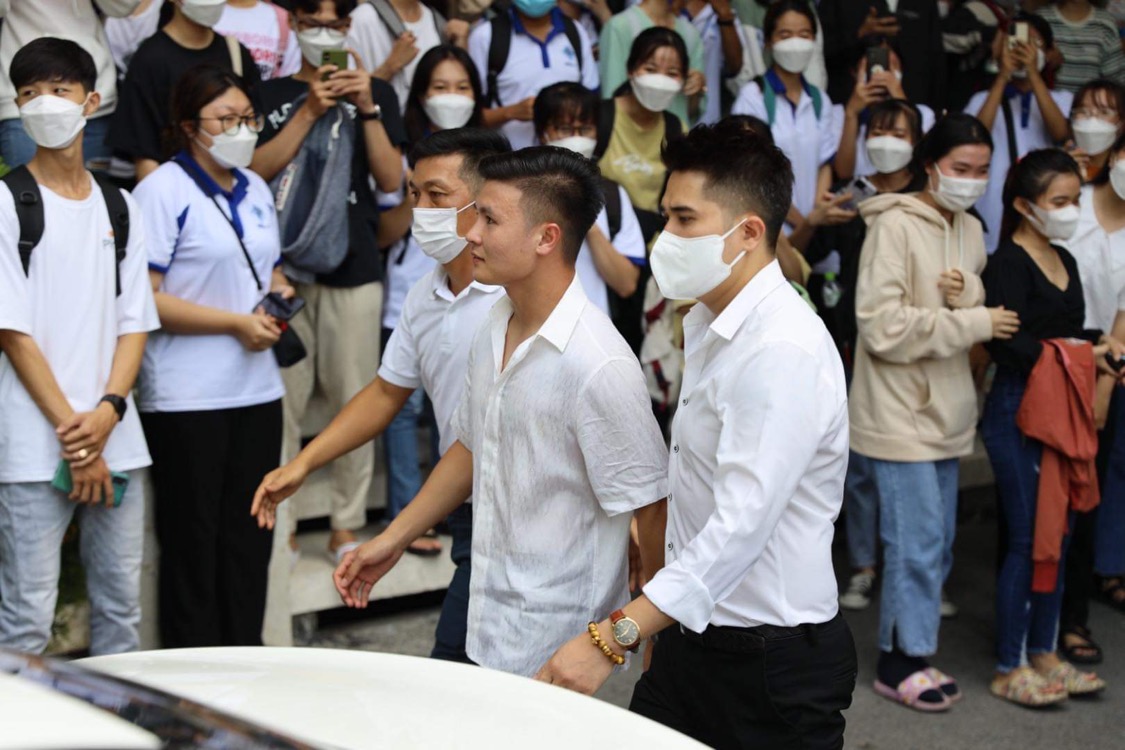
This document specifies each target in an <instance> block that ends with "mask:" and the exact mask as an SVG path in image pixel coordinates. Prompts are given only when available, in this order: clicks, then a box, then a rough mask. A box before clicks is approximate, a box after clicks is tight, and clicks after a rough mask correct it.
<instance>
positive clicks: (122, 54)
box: [105, 0, 163, 78]
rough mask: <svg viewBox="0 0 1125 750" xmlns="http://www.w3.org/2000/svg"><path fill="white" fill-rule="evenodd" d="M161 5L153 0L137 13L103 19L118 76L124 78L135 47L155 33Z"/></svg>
mask: <svg viewBox="0 0 1125 750" xmlns="http://www.w3.org/2000/svg"><path fill="white" fill-rule="evenodd" d="M162 5H163V3H161V2H157V0H153V2H151V3H149V6H148V7H147V8H145V9H144V11H142V12H141V13H140V14H139V15H132V16H125V17H124V18H107V19H105V37H106V40H107V41H108V42H109V51H110V52H111V53H112V54H113V61H114V62H115V63H117V73H118V76H120V77H121V78H124V77H125V73H126V72H128V70H129V63H130V61H132V59H133V53H134V52H136V51H137V47H140V46H141V42H143V41H144V40H146V39H148V38H149V37H150V36H152V35H153V34H155V33H156V26H157V23H158V22H159V20H160V8H161V6H162Z"/></svg>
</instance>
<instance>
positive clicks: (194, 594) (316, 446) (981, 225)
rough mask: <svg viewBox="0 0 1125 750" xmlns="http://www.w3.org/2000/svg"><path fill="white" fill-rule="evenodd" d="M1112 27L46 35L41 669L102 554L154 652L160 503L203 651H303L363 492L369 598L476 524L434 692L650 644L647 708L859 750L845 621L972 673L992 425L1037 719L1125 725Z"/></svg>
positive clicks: (918, 669) (368, 25)
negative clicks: (54, 625)
mask: <svg viewBox="0 0 1125 750" xmlns="http://www.w3.org/2000/svg"><path fill="white" fill-rule="evenodd" d="M1104 5H1105V4H1104V3H1102V4H1099V3H1091V2H1090V0H1054V2H1043V1H1042V0H1023V1H1022V2H1018V1H1017V0H864V1H863V2H846V1H845V0H818V1H814V0H640V1H639V2H631V1H629V0H626V2H621V0H608V1H607V0H558V2H555V0H511V2H510V3H509V2H503V1H501V0H497V2H493V3H487V2H481V1H480V0H449V2H448V3H447V4H443V3H441V2H429V0H427V2H426V3H423V2H421V0H362V1H361V2H357V1H356V0H288V1H283V0H277V2H267V1H266V0H225V1H224V0H165V1H164V2H161V0H0V69H2V72H0V158H2V159H3V167H2V169H3V170H5V171H7V174H6V175H5V176H4V177H3V183H4V185H3V187H0V349H2V352H3V357H2V358H0V402H2V403H4V408H3V410H2V411H0V645H6V646H13V647H16V648H19V649H22V650H25V651H30V652H41V651H42V650H43V649H44V648H45V647H46V645H47V642H48V639H49V636H50V631H51V621H52V616H53V612H54V607H55V602H56V598H57V594H58V585H57V581H58V576H59V569H60V555H59V546H60V543H61V541H62V538H63V535H64V533H65V531H66V529H67V528H68V526H69V525H70V524H71V523H72V521H76V522H77V523H78V524H79V526H80V529H81V553H82V558H83V562H84V565H85V568H86V572H87V587H88V591H89V598H90V603H91V651H92V652H93V653H96V654H99V653H115V652H120V651H127V650H130V649H135V648H137V647H138V645H139V640H138V635H137V629H138V624H139V621H140V616H141V613H140V604H139V588H140V584H139V581H140V567H141V562H142V560H141V558H142V544H141V539H142V530H143V524H144V507H145V498H144V497H143V489H142V481H141V472H142V470H145V469H147V470H148V472H149V474H150V476H151V479H152V483H151V487H152V491H153V493H154V496H153V498H152V507H153V508H154V513H155V528H156V535H157V540H158V542H159V546H160V557H159V578H160V584H159V589H158V590H159V632H160V639H161V643H162V645H163V646H165V647H183V646H210V645H253V644H260V643H261V629H262V621H263V614H264V611H265V605H266V592H267V569H268V566H269V561H270V556H271V548H272V534H273V533H275V532H276V533H280V534H284V535H285V536H286V537H287V538H288V540H289V549H290V553H291V555H292V557H293V559H294V560H295V559H296V556H297V555H298V547H297V541H296V521H295V520H294V514H289V515H288V516H287V519H288V520H287V522H286V523H285V524H282V526H283V527H282V528H278V529H275V525H276V524H277V521H278V514H277V509H278V507H279V505H280V504H281V503H282V502H284V501H286V500H287V499H288V498H290V497H292V496H294V495H295V494H297V493H298V492H299V491H300V490H301V488H302V486H303V485H304V484H305V482H306V480H307V478H308V477H309V475H310V474H311V473H312V472H313V471H316V470H318V469H322V468H327V469H328V470H330V471H331V479H330V481H329V482H328V483H327V485H326V493H327V495H328V507H329V508H330V524H331V534H330V535H329V541H328V550H327V552H328V554H329V555H330V556H331V557H332V559H333V560H334V562H335V563H336V565H337V568H336V572H335V575H334V580H335V584H336V587H337V589H338V590H339V592H340V595H341V597H342V599H343V601H344V602H345V603H346V604H347V605H349V606H355V607H363V606H366V603H367V601H368V598H369V596H370V594H371V589H372V587H374V586H376V585H377V582H378V580H379V579H380V578H381V577H382V576H383V575H384V574H385V573H386V572H387V571H388V570H390V569H391V568H392V567H393V566H394V565H395V564H396V563H397V561H398V560H399V559H400V557H401V556H402V555H403V554H404V553H412V554H417V555H423V556H432V555H438V554H442V553H443V552H444V550H443V547H442V542H441V541H440V538H439V536H438V534H437V533H436V529H437V528H439V527H441V526H445V527H447V528H448V529H449V531H450V533H451V535H452V549H451V550H450V553H451V555H452V558H453V560H454V562H455V564H456V572H455V574H454V577H453V580H452V581H451V584H450V587H449V590H448V593H447V595H446V598H445V602H444V604H443V608H442V613H441V617H440V621H439V624H438V627H437V632H436V635H435V646H434V649H433V656H434V657H436V658H443V659H449V660H455V661H467V662H472V663H476V664H481V665H483V666H487V667H491V668H496V669H503V670H506V671H510V672H515V673H519V674H524V675H527V676H535V677H537V678H539V679H543V680H547V681H551V682H555V683H558V684H562V685H565V686H567V687H572V688H574V689H577V690H582V691H584V692H593V691H594V690H595V689H596V688H597V687H598V686H599V685H600V684H601V682H602V681H604V680H605V678H606V677H607V676H608V674H609V673H610V671H611V670H612V669H613V668H614V667H615V666H616V665H620V664H623V663H624V662H625V661H626V657H627V654H628V652H629V651H636V650H637V648H638V646H639V645H640V642H641V640H646V641H647V643H648V644H649V647H650V649H651V650H650V652H647V653H646V655H645V668H646V672H645V674H644V677H643V678H642V680H641V681H640V683H639V684H638V687H637V691H636V693H635V695H634V699H633V709H634V710H636V711H638V712H640V713H642V714H644V715H647V716H650V717H652V718H654V719H656V720H658V721H661V722H662V723H665V724H668V725H670V726H673V727H675V728H677V729H680V730H681V731H684V732H685V733H688V734H691V735H692V736H695V737H697V738H699V739H701V740H703V741H704V742H706V743H708V744H711V745H713V746H719V747H746V746H750V745H759V744H760V745H764V746H769V747H774V746H778V747H782V746H788V745H787V743H791V742H793V741H794V740H795V738H801V739H803V741H805V742H806V743H809V744H812V745H813V746H816V747H839V746H840V743H842V733H843V717H842V713H841V712H842V711H843V710H844V709H845V708H847V706H848V705H849V703H850V700H851V694H852V690H853V687H854V682H855V676H856V664H855V650H854V645H853V643H852V640H851V638H852V637H851V634H850V632H849V631H848V628H847V625H846V624H845V623H844V621H843V619H842V618H841V616H840V614H839V611H838V610H839V609H840V608H844V609H863V608H866V607H868V606H870V605H871V603H872V601H873V600H874V599H875V598H876V596H875V594H876V589H877V588H878V589H879V592H878V606H879V631H878V636H877V637H878V646H879V657H878V662H877V664H875V665H873V666H874V668H875V674H876V680H875V686H874V687H875V690H876V692H878V693H879V694H880V695H883V696H885V697H886V698H888V699H889V700H892V701H894V702H896V703H899V704H902V705H903V706H907V707H910V708H913V709H916V710H919V711H931V712H936V711H945V710H948V709H949V708H950V707H951V706H952V704H953V703H955V702H957V701H958V700H960V698H961V697H962V696H961V690H960V688H959V687H958V684H957V680H956V679H955V678H954V677H953V676H950V675H948V674H946V673H944V672H942V671H941V670H940V669H938V668H937V667H936V666H934V665H932V664H931V658H932V657H933V656H934V655H935V654H936V653H937V651H938V640H939V631H940V625H941V620H942V618H944V617H950V616H954V615H955V614H956V611H957V606H956V604H955V602H954V601H953V600H951V599H950V597H949V596H948V595H947V593H946V590H945V583H946V580H947V578H948V577H949V574H950V571H951V569H952V567H953V565H954V559H953V544H954V539H955V535H956V519H957V498H958V487H959V477H958V466H959V460H960V459H961V458H963V457H965V456H967V455H969V454H971V453H972V452H973V450H974V446H975V444H976V443H977V441H978V438H979V439H980V440H981V441H983V443H984V446H985V448H986V450H987V453H988V457H989V460H990V462H991V465H992V468H993V473H994V475H995V482H996V496H997V499H998V508H999V510H1000V520H1001V523H1000V533H999V535H998V545H999V557H1000V560H1001V562H1000V565H999V570H998V572H997V598H996V620H995V622H996V664H995V669H994V673H993V675H992V682H991V690H992V692H993V693H994V694H995V695H997V696H999V697H1001V698H1003V699H1006V700H1008V701H1011V702H1014V703H1017V704H1020V705H1023V706H1031V707H1038V706H1046V705H1053V704H1057V703H1059V702H1061V701H1064V700H1066V699H1067V698H1068V696H1071V695H1084V694H1090V693H1095V692H1098V691H1100V690H1102V689H1104V688H1105V682H1104V681H1103V680H1102V679H1100V678H1099V677H1097V675H1096V674H1094V673H1093V672H1091V671H1083V670H1080V669H1079V668H1078V667H1076V666H1075V665H1091V664H1097V663H1099V662H1101V661H1102V659H1103V658H1104V655H1103V654H1102V651H1101V648H1100V646H1099V645H1098V643H1097V642H1096V641H1095V640H1094V637H1093V636H1094V634H1093V633H1092V632H1091V631H1090V629H1089V624H1088V602H1089V600H1090V599H1091V598H1093V597H1094V596H1098V597H1101V598H1103V599H1105V600H1106V601H1107V602H1108V603H1109V604H1111V605H1112V606H1114V607H1116V608H1118V609H1121V610H1125V551H1123V550H1125V461H1123V456H1125V396H1123V395H1122V394H1121V389H1120V388H1119V387H1118V386H1119V385H1120V384H1121V382H1122V379H1123V377H1125V368H1123V365H1125V343H1123V342H1125V244H1123V243H1125V239H1122V238H1123V237H1125V235H1123V234H1122V229H1125V52H1123V49H1125V12H1123V6H1122V4H1121V3H1118V2H1111V3H1109V7H1108V9H1107V8H1106V7H1103V6H1104ZM61 301H65V302H66V304H60V302H61ZM810 394H815V396H810ZM314 396H318V397H320V398H322V399H323V400H324V402H325V405H326V406H327V408H328V409H329V410H330V411H331V413H332V414H333V415H334V418H333V419H332V421H331V423H330V424H329V425H328V426H327V427H326V428H325V429H323V430H321V431H320V432H319V434H317V435H316V436H315V437H314V439H312V440H311V442H307V443H306V441H305V440H304V439H305V438H307V437H309V436H307V435H304V434H303V433H304V424H305V422H306V413H307V412H308V411H309V404H310V402H311V400H312V399H313V398H314ZM981 398H983V409H982V408H981V406H980V399H981ZM421 423H428V424H429V425H430V435H431V438H432V440H431V445H430V446H429V450H430V452H431V454H432V456H431V459H432V464H433V470H432V471H431V472H430V474H429V476H428V477H425V476H424V475H423V473H422V472H421V470H420V468H419V466H420V457H419V450H420V446H419V442H418V439H417V428H418V426H419V424H421ZM380 436H381V437H382V438H383V440H382V445H383V449H384V450H385V455H386V466H387V488H386V496H387V509H386V513H385V520H386V522H387V525H386V527H385V530H383V531H382V533H380V534H379V535H378V536H376V537H375V538H374V539H369V540H363V539H361V538H360V537H359V535H358V532H360V530H361V529H362V528H363V527H364V526H365V525H366V523H367V520H368V515H367V514H368V509H367V499H368V495H369V490H370V486H371V482H372V480H373V476H374V465H375V454H374V451H373V450H371V449H370V448H364V449H362V450H361V448H363V447H364V446H369V444H370V443H371V441H372V440H374V439H375V438H377V437H380ZM302 446H304V447H302ZM60 458H61V460H60ZM439 459H440V460H439ZM841 511H842V512H843V515H844V520H843V522H842V524H841V527H842V528H843V530H844V532H845V536H846V542H847V550H848V557H849V562H850V565H851V568H852V570H851V571H850V572H849V574H848V575H847V576H846V577H845V578H846V582H845V585H844V586H843V587H842V589H843V590H842V591H838V590H837V583H836V577H835V574H834V572H833V567H832V561H831V544H832V539H833V534H834V526H835V524H836V521H837V516H838V515H840V513H841ZM630 589H631V590H632V591H631V592H630ZM630 593H632V594H633V595H635V598H631V596H630ZM658 633H659V641H658V643H659V645H657V646H655V647H654V648H653V647H652V644H653V643H656V642H657V634H658ZM650 659H651V666H650V665H649V661H650ZM716 707H717V709H716ZM713 709H714V710H718V711H719V712H720V714H721V715H722V716H723V717H725V720H724V721H721V722H713V723H712V722H702V723H701V722H700V718H699V717H700V716H710V715H711V712H712V710H713Z"/></svg>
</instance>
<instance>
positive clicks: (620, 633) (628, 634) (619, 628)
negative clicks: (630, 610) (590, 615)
mask: <svg viewBox="0 0 1125 750" xmlns="http://www.w3.org/2000/svg"><path fill="white" fill-rule="evenodd" d="M640 637H641V631H640V628H638V627H637V623H635V622H633V621H632V620H630V619H629V618H628V617H623V618H621V619H620V620H618V621H617V623H616V624H615V625H614V626H613V640H615V641H617V642H618V643H620V644H621V645H622V646H632V645H633V644H634V643H636V642H637V641H638V640H640Z"/></svg>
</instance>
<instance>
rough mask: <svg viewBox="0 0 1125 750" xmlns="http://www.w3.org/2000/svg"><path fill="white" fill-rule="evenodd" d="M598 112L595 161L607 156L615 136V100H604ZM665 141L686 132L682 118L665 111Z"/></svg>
mask: <svg viewBox="0 0 1125 750" xmlns="http://www.w3.org/2000/svg"><path fill="white" fill-rule="evenodd" d="M599 106H600V107H601V109H600V110H598V145H597V146H595V147H594V161H598V160H600V159H601V158H602V157H603V156H605V150H606V149H607V148H609V139H610V138H611V137H612V136H613V123H614V121H615V120H616V119H617V104H616V102H615V100H613V99H603V100H602V102H601V104H600V105H599ZM663 114H664V139H665V140H667V139H669V138H674V137H675V136H677V135H680V134H681V133H683V132H684V126H683V123H681V122H680V118H678V117H676V116H675V115H674V114H672V113H671V112H669V111H668V110H664V113H663Z"/></svg>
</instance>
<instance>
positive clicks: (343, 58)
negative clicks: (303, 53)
mask: <svg viewBox="0 0 1125 750" xmlns="http://www.w3.org/2000/svg"><path fill="white" fill-rule="evenodd" d="M320 64H321V65H335V66H336V69H337V70H347V69H348V51H347V50H346V49H326V50H324V52H322V53H321V55H320ZM329 75H331V74H330V73H325V74H324V75H323V76H321V80H324V81H327V80H328V76H329Z"/></svg>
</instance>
